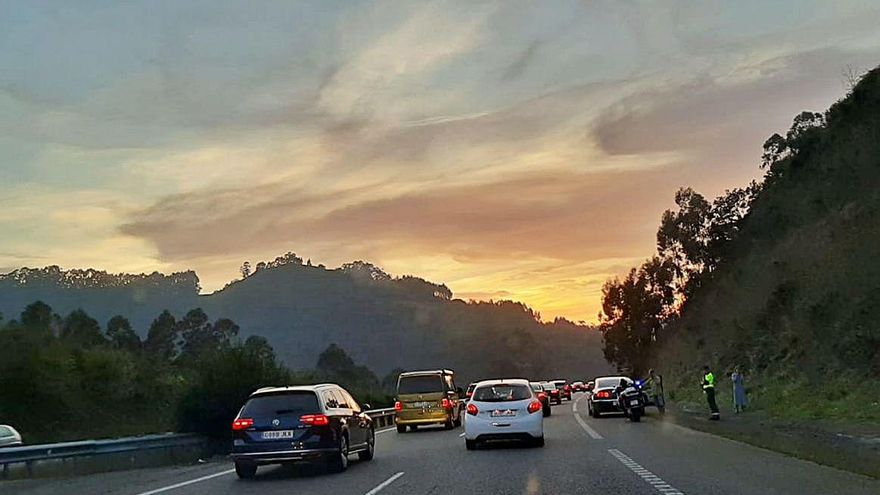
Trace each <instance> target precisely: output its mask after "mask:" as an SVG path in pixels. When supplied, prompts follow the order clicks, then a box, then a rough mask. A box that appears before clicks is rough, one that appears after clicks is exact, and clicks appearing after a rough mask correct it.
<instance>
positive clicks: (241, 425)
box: [232, 418, 254, 431]
mask: <svg viewBox="0 0 880 495" xmlns="http://www.w3.org/2000/svg"><path fill="white" fill-rule="evenodd" d="M251 426H254V420H252V419H251V418H239V419H236V420H235V421H233V422H232V429H233V430H235V431H238V430H246V429H248V428H250V427H251Z"/></svg>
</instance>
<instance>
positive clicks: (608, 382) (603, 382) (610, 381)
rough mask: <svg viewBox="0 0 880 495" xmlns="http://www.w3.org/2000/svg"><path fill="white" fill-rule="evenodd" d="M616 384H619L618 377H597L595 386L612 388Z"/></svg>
mask: <svg viewBox="0 0 880 495" xmlns="http://www.w3.org/2000/svg"><path fill="white" fill-rule="evenodd" d="M627 382H629V380H627ZM618 385H620V378H599V379H598V380H596V388H614V387H616V386H618Z"/></svg>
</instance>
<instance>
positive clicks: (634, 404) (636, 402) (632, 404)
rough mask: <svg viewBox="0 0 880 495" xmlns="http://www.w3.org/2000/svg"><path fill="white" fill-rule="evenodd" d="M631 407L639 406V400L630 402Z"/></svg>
mask: <svg viewBox="0 0 880 495" xmlns="http://www.w3.org/2000/svg"><path fill="white" fill-rule="evenodd" d="M629 405H631V406H637V405H639V401H637V400H631V401H629Z"/></svg>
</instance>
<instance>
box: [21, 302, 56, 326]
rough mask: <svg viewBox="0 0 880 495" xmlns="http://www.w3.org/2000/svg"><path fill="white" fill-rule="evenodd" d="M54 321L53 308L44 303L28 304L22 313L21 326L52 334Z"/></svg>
mask: <svg viewBox="0 0 880 495" xmlns="http://www.w3.org/2000/svg"><path fill="white" fill-rule="evenodd" d="M53 321H54V315H53V314H52V308H50V307H49V305H48V304H46V303H44V302H43V301H36V302H33V303H31V304H28V305H27V307H26V308H24V311H22V312H21V324H22V325H23V326H24V327H25V328H28V329H30V330H38V331H43V332H51V330H52V322H53Z"/></svg>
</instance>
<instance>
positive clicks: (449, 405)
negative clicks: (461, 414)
mask: <svg viewBox="0 0 880 495" xmlns="http://www.w3.org/2000/svg"><path fill="white" fill-rule="evenodd" d="M440 407H442V408H443V409H452V401H451V400H449V399H446V398H443V399H440Z"/></svg>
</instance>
